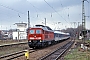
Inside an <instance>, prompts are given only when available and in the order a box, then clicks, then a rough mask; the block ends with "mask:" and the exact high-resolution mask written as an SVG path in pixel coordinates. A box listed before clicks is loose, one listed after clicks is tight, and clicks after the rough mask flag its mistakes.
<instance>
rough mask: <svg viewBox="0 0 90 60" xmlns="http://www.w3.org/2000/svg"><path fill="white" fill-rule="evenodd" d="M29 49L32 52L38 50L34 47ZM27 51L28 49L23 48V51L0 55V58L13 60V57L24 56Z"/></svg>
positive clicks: (0, 59)
mask: <svg viewBox="0 0 90 60" xmlns="http://www.w3.org/2000/svg"><path fill="white" fill-rule="evenodd" d="M27 50H29V53H32V52H35V51H36V50H33V49H27ZM25 52H26V50H22V51H18V52H15V53H11V54H7V55H4V56H0V60H12V59H15V58H18V57H21V56H24V54H25Z"/></svg>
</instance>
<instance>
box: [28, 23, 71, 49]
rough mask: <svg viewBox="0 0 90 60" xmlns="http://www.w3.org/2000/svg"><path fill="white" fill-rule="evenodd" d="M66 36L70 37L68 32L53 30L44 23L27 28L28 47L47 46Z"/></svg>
mask: <svg viewBox="0 0 90 60" xmlns="http://www.w3.org/2000/svg"><path fill="white" fill-rule="evenodd" d="M68 38H70V34H69V33H64V32H60V31H55V30H52V29H51V28H50V27H48V26H44V25H35V26H34V27H31V28H28V30H27V39H28V45H29V47H30V48H36V47H45V46H49V45H52V44H55V43H57V42H60V41H62V40H65V39H68Z"/></svg>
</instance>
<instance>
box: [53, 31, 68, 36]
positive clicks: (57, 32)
mask: <svg viewBox="0 0 90 60" xmlns="http://www.w3.org/2000/svg"><path fill="white" fill-rule="evenodd" d="M54 33H59V34H65V35H69V33H64V32H61V31H54Z"/></svg>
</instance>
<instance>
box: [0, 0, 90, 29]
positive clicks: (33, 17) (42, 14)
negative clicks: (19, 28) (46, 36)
mask: <svg viewBox="0 0 90 60" xmlns="http://www.w3.org/2000/svg"><path fill="white" fill-rule="evenodd" d="M88 2H90V0H88ZM88 2H86V1H85V15H86V16H90V3H88ZM28 11H30V24H31V26H34V25H36V24H43V25H44V20H45V19H44V18H46V20H47V23H46V25H47V26H50V27H51V28H52V29H65V28H69V27H74V23H73V22H76V23H78V22H80V24H81V23H82V0H0V29H14V28H16V25H14V24H15V23H20V22H25V23H27V21H28V18H27V12H28ZM58 22H61V23H58ZM77 25H78V24H75V27H77ZM86 28H87V29H90V17H89V18H88V17H86Z"/></svg>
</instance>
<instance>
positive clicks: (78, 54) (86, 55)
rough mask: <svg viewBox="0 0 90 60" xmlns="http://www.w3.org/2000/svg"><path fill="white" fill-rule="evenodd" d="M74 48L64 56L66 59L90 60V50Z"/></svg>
mask: <svg viewBox="0 0 90 60" xmlns="http://www.w3.org/2000/svg"><path fill="white" fill-rule="evenodd" d="M78 49H79V48H77V49H72V50H71V51H70V52H69V53H68V54H67V55H66V56H65V57H64V58H65V59H64V60H90V51H84V52H83V51H79V50H78Z"/></svg>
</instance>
